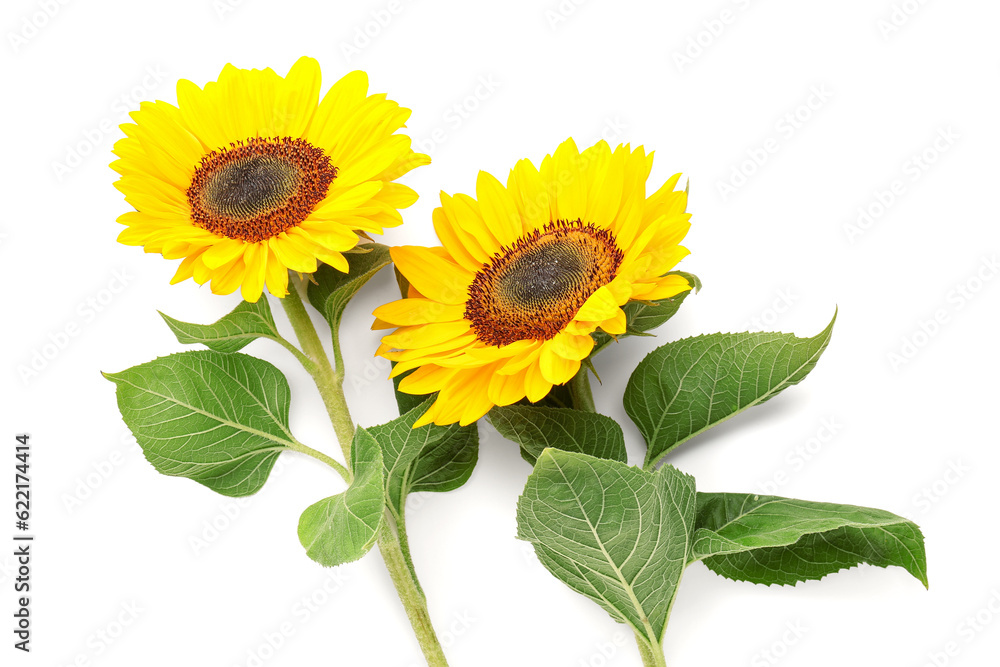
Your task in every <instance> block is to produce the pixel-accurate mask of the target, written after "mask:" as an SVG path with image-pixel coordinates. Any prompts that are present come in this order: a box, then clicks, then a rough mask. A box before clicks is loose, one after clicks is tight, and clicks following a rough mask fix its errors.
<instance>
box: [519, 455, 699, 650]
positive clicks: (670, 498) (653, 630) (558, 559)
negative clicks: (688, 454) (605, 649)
mask: <svg viewBox="0 0 1000 667" xmlns="http://www.w3.org/2000/svg"><path fill="white" fill-rule="evenodd" d="M695 502H696V501H695V485H694V478H693V477H690V476H689V475H685V474H683V473H681V472H680V471H678V470H677V469H675V468H673V467H671V466H663V468H662V469H660V470H659V471H658V472H645V471H643V470H640V469H638V468H633V467H629V466H627V465H625V464H624V463H619V462H617V461H606V460H603V459H597V458H594V457H591V456H587V455H585V454H577V453H573V452H563V451H559V450H557V449H546V450H545V451H543V452H542V454H541V456H539V457H538V462H537V463H536V464H535V469H534V470H533V471H532V473H531V475H530V476H529V477H528V483H527V485H526V486H525V488H524V494H523V495H522V496H521V498H520V499H519V501H518V505H517V525H518V537H519V538H520V539H522V540H527V541H528V542H531V543H532V544H533V545H534V548H535V553H536V554H537V555H538V558H539V560H540V561H541V562H542V564H543V565H544V566H545V567H546V568H547V569H548V570H549V572H551V573H552V574H553V575H555V576H556V577H557V578H558V579H560V580H561V581H563V582H564V583H565V584H566V585H568V586H569V587H570V588H572V589H573V590H575V591H577V592H578V593H581V594H583V595H585V596H587V597H589V598H590V599H592V600H594V601H595V602H596V603H597V604H599V605H601V607H603V608H604V609H605V610H606V611H607V612H608V613H609V614H611V617H612V618H614V619H615V620H617V621H620V622H623V623H628V624H629V625H631V626H632V628H633V629H634V630H635V631H636V632H638V633H640V634H641V635H643V636H644V637H645V638H646V639H647V640H649V641H650V642H655V643H657V644H658V643H659V642H660V640H661V639H662V637H663V631H664V629H665V627H666V624H667V617H668V615H669V612H670V607H671V604H672V602H673V599H674V596H675V595H676V593H677V586H678V584H679V582H680V578H681V573H682V571H683V570H684V567H685V566H686V565H687V563H688V559H689V551H688V549H689V540H690V537H691V534H692V533H693V531H694V518H695Z"/></svg>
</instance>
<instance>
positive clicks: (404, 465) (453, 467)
mask: <svg viewBox="0 0 1000 667" xmlns="http://www.w3.org/2000/svg"><path fill="white" fill-rule="evenodd" d="M433 400H434V399H433V398H430V399H425V400H424V401H423V402H422V403H421V404H420V405H418V406H417V407H415V408H413V409H412V410H410V411H408V412H406V413H405V414H403V415H402V416H401V417H398V418H396V419H394V420H392V421H391V422H388V423H387V424H382V425H380V426H373V427H371V428H370V429H368V430H369V431H370V432H371V434H372V436H374V438H375V440H376V441H377V442H378V443H379V445H380V446H381V448H382V456H383V464H384V466H385V487H386V497H387V499H388V501H389V505H390V507H391V508H392V510H393V512H395V513H396V515H397V516H399V515H401V514H402V513H403V508H404V507H405V505H406V497H407V495H409V494H410V493H412V492H414V491H433V492H444V491H452V490H454V489H457V488H458V487H460V486H462V485H463V484H465V482H466V481H468V479H469V476H470V475H472V470H473V469H474V468H475V467H476V461H477V459H478V457H479V431H478V430H477V428H476V425H475V424H472V425H470V426H465V427H462V426H459V425H458V424H452V425H450V426H438V425H437V424H428V425H427V426H421V427H420V428H416V429H415V428H413V424H414V423H415V422H416V421H417V419H419V418H420V416H421V415H423V414H424V413H425V412H426V411H427V408H429V407H430V405H431V403H432V402H433Z"/></svg>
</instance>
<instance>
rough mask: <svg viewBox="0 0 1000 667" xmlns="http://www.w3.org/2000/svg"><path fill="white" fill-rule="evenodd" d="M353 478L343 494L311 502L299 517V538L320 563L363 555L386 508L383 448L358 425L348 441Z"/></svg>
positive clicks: (334, 561)
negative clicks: (383, 483) (352, 437)
mask: <svg viewBox="0 0 1000 667" xmlns="http://www.w3.org/2000/svg"><path fill="white" fill-rule="evenodd" d="M351 470H353V471H354V479H353V481H352V482H351V485H350V486H349V487H347V490H346V491H344V492H343V493H338V494H337V495H335V496H330V497H329V498H325V499H323V500H321V501H319V502H318V503H314V504H313V505H310V506H309V507H307V508H306V510H305V511H304V512H302V516H301V517H300V518H299V541H300V542H301V543H302V546H304V547H305V548H306V554H307V555H308V556H309V557H310V558H312V559H313V560H314V561H316V562H317V563H319V564H320V565H324V566H326V567H333V566H334V565H342V564H343V563H350V562H351V561H355V560H357V559H359V558H361V557H362V556H364V555H365V554H366V553H368V551H369V550H370V549H371V548H372V546H373V545H374V544H375V542H376V540H377V539H378V531H379V530H380V529H381V527H382V518H383V515H384V510H385V496H384V495H383V492H382V451H381V449H380V448H379V445H378V443H377V442H376V441H375V438H374V437H372V435H371V433H369V432H368V431H366V430H365V429H363V428H359V429H358V430H357V431H355V433H354V440H353V442H352V443H351Z"/></svg>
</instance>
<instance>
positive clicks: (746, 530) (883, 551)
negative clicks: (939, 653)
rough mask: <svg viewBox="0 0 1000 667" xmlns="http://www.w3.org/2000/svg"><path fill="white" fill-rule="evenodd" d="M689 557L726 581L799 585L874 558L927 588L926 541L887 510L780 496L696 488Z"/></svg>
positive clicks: (879, 564)
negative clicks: (699, 489) (913, 578)
mask: <svg viewBox="0 0 1000 667" xmlns="http://www.w3.org/2000/svg"><path fill="white" fill-rule="evenodd" d="M696 526H697V530H696V531H695V534H694V543H693V545H692V553H691V555H690V558H691V560H692V561H694V560H704V562H705V564H706V565H707V566H708V567H709V568H710V569H711V570H712V571H714V572H717V573H718V574H721V575H722V576H724V577H727V578H729V579H737V580H740V581H752V582H754V583H757V584H795V583H796V582H799V581H805V580H808V579H822V578H823V577H825V576H826V575H828V574H832V573H833V572H837V571H838V570H842V569H844V568H849V567H854V566H855V565H858V564H861V563H869V564H871V565H877V566H879V567H889V566H890V565H895V566H899V567H902V568H905V569H906V570H907V571H908V572H909V573H910V574H912V575H913V576H914V577H916V578H917V579H919V580H920V582H921V583H923V584H924V586H926V585H927V560H926V555H925V553H924V538H923V535H922V534H921V532H920V528H918V527H917V525H916V524H914V523H913V522H912V521H907V520H906V519H904V518H902V517H899V516H896V515H895V514H892V513H891V512H886V511H884V510H878V509H871V508H868V507H854V506H851V505H837V504H833V503H815V502H809V501H805V500H793V499H791V498H778V497H775V496H759V495H755V494H740V493H699V494H698V516H697V521H696Z"/></svg>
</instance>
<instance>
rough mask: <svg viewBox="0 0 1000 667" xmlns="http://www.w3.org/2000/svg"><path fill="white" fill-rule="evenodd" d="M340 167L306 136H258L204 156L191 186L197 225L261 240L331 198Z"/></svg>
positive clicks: (230, 235) (193, 217) (250, 240)
mask: <svg viewBox="0 0 1000 667" xmlns="http://www.w3.org/2000/svg"><path fill="white" fill-rule="evenodd" d="M336 175H337V168H336V167H334V166H333V165H331V164H330V158H329V156H327V155H326V154H325V153H324V152H323V151H322V149H319V148H316V147H315V146H313V145H312V144H310V143H309V142H308V141H305V140H304V139H293V138H291V137H281V138H277V139H266V138H261V137H253V138H250V139H248V140H247V141H238V142H235V143H232V144H230V145H229V146H228V147H227V148H221V149H219V150H217V151H212V152H211V153H209V154H208V155H206V156H204V157H203V158H202V159H201V163H200V164H199V165H198V167H197V169H196V170H195V174H194V178H193V179H192V180H191V185H190V187H188V189H187V198H188V202H189V203H190V204H191V220H192V222H194V224H195V225H197V226H199V227H201V228H202V229H206V230H208V231H210V232H214V233H216V234H222V235H223V236H226V237H228V238H231V239H239V240H241V241H246V242H248V243H257V242H260V241H264V240H266V239H269V238H271V237H272V236H277V235H278V234H280V233H281V232H283V231H286V230H288V229H289V228H291V227H294V226H296V225H298V224H299V223H301V222H302V221H303V220H305V219H306V217H308V216H309V214H310V213H311V212H312V211H313V209H314V208H315V207H316V204H318V203H319V202H321V201H322V200H323V198H324V197H326V193H327V190H329V188H330V183H332V182H333V179H334V178H335V177H336Z"/></svg>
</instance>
